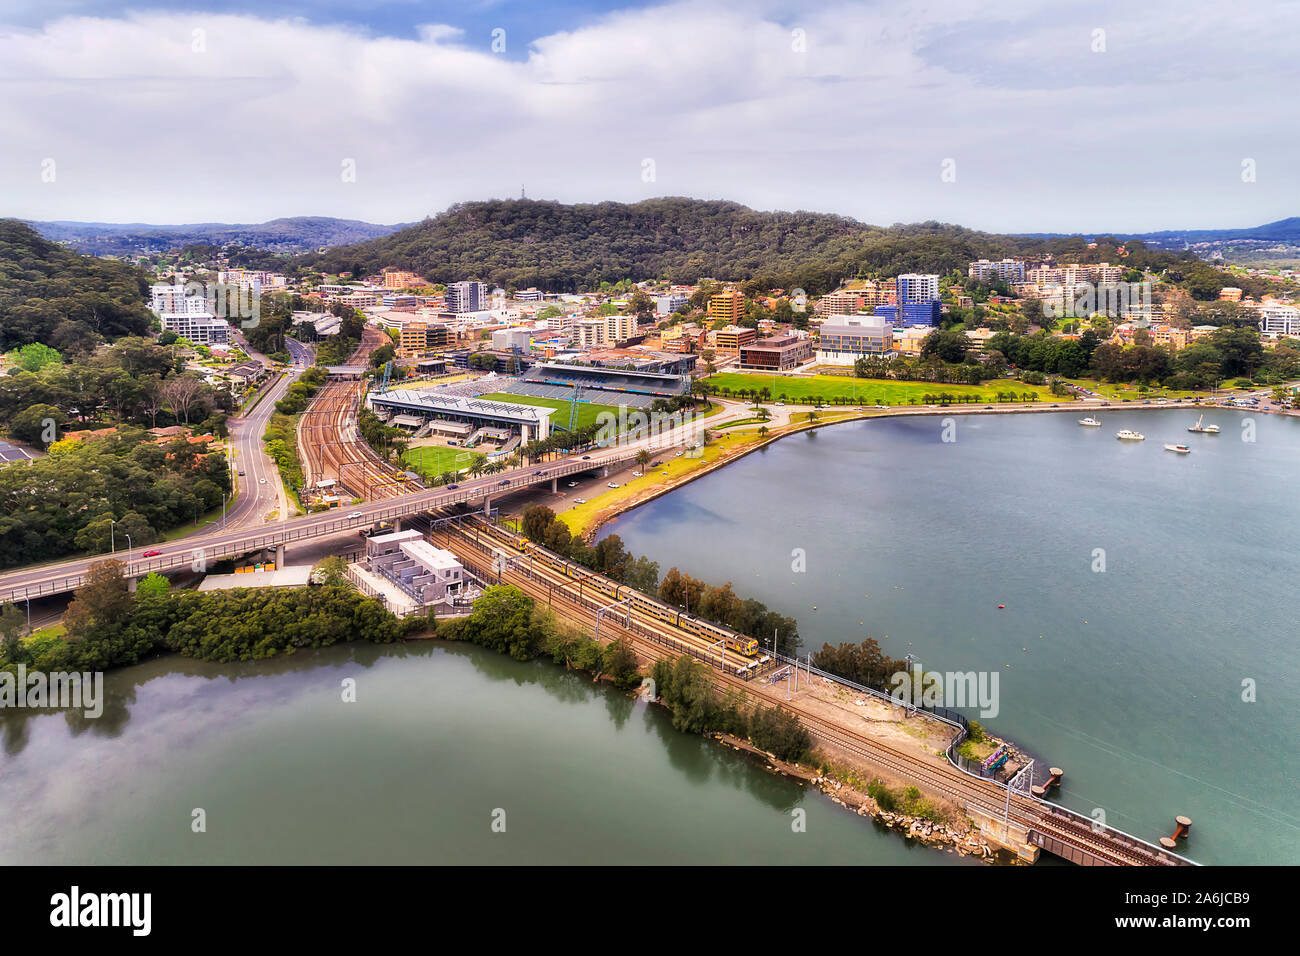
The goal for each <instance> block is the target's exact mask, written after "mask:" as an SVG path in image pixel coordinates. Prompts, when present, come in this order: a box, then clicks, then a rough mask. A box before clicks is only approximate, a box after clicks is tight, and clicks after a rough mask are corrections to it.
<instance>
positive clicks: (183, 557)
mask: <svg viewBox="0 0 1300 956" xmlns="http://www.w3.org/2000/svg"><path fill="white" fill-rule="evenodd" d="M641 447H644V446H641ZM640 450H641V448H640V447H629V448H619V449H616V450H613V451H605V452H593V453H591V454H588V455H581V456H578V455H571V456H569V457H567V458H563V459H559V460H556V461H551V462H547V463H545V464H541V465H535V466H533V467H530V468H520V469H515V470H514V471H509V472H498V473H497V474H494V475H490V476H487V477H484V478H475V479H467V480H465V481H462V482H459V483H457V484H456V485H455V486H443V487H438V488H431V489H428V490H427V491H420V492H416V493H414V494H408V495H406V496H405V497H402V498H397V499H390V500H386V501H376V502H370V503H368V504H362V505H357V506H356V507H355V508H353V509H352V510H351V511H349V512H348V513H347V515H341V514H340V513H339V512H340V511H341V510H342V509H341V508H336V509H332V510H330V511H326V512H319V513H316V514H309V515H303V516H301V517H298V518H290V519H289V520H287V521H283V522H278V523H276V524H274V525H269V526H266V527H262V528H255V529H245V530H232V531H224V532H223V531H221V530H220V529H217V530H215V531H209V532H204V533H201V534H194V535H190V536H188V537H186V538H182V539H181V540H179V541H173V542H168V543H163V544H157V545H150V546H146V547H136V548H133V549H130V550H129V551H128V550H125V549H124V550H123V551H118V552H115V553H114V554H111V555H110V554H98V555H94V556H92V557H88V558H77V559H73V560H69V561H59V562H56V563H52V564H45V565H39V566H36V567H27V568H19V569H16V570H13V571H8V572H5V573H4V574H0V603H3V602H19V601H27V600H31V599H35V598H39V597H47V596H49V595H52V594H62V593H65V592H67V591H75V590H76V589H77V588H79V587H81V586H82V584H83V583H84V581H85V577H86V573H87V571H88V570H89V568H90V565H92V564H94V563H95V562H97V561H103V560H105V559H106V558H110V557H111V558H116V559H117V560H119V561H122V562H123V563H124V564H125V569H124V573H125V574H126V576H127V577H129V578H139V577H141V576H143V575H146V574H148V573H150V572H151V571H157V572H159V573H163V574H165V573H167V572H169V571H182V570H202V569H203V568H206V567H209V566H211V565H212V564H213V563H214V562H216V561H220V560H223V559H226V558H237V557H241V556H242V555H245V554H250V553H253V552H257V551H264V550H272V551H275V552H276V554H277V558H279V557H280V556H281V555H283V548H284V547H285V545H288V544H292V543H293V542H295V541H304V540H307V539H310V538H319V537H324V536H326V535H332V534H339V533H341V532H345V531H351V530H358V531H359V530H360V529H362V528H366V527H370V526H373V525H376V524H380V523H382V522H386V521H400V520H401V519H402V518H405V517H408V516H410V515H417V514H423V513H424V512H426V511H433V510H437V509H440V508H451V507H454V506H456V505H475V506H482V507H483V509H484V510H485V511H487V510H490V509H491V506H492V499H493V498H499V497H501V496H503V495H508V494H511V493H512V492H516V491H523V490H525V489H527V488H531V487H533V486H535V485H539V484H544V483H548V482H549V483H550V484H551V486H552V488H554V487H556V485H557V484H558V482H559V479H561V478H565V477H567V476H569V475H576V474H579V473H581V472H585V471H605V472H607V471H608V469H610V468H616V467H618V466H620V465H624V464H628V463H629V462H632V461H635V460H636V456H637V453H638V451H640ZM146 550H147V551H157V552H158V553H157V554H152V555H150V556H149V557H147V558H146V557H144V555H143V553H142V552H144V551H146ZM277 563H278V561H277Z"/></svg>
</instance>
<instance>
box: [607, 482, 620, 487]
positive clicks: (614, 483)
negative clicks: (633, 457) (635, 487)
mask: <svg viewBox="0 0 1300 956" xmlns="http://www.w3.org/2000/svg"><path fill="white" fill-rule="evenodd" d="M609 486H610V487H611V488H617V487H618V486H619V484H618V482H617V481H611V482H610V483H609Z"/></svg>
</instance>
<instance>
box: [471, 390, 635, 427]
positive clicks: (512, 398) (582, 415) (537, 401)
mask: <svg viewBox="0 0 1300 956" xmlns="http://www.w3.org/2000/svg"><path fill="white" fill-rule="evenodd" d="M479 398H482V399H485V400H487V401H489V402H509V403H510V404H511V405H536V406H538V407H540V408H553V409H555V414H554V415H552V416H551V426H552V427H555V426H557V425H558V426H560V427H562V428H568V427H569V406H570V405H572V404H573V403H572V402H566V401H564V400H563V399H555V398H535V397H534V396H532V395H515V394H512V393H510V392H491V393H489V394H487V395H480V396H479ZM628 411H629V414H630V413H631V412H632V411H633V409H629V410H628ZM601 412H610V413H611V414H613V415H618V407H617V406H615V405H595V404H592V403H591V402H579V403H578V427H579V428H585V427H586V426H587V425H594V424H595V423H596V418H597V416H599V415H600V414H601Z"/></svg>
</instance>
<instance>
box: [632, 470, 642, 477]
mask: <svg viewBox="0 0 1300 956" xmlns="http://www.w3.org/2000/svg"><path fill="white" fill-rule="evenodd" d="M632 477H633V478H640V477H641V472H639V471H634V472H632Z"/></svg>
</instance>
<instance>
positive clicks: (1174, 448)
mask: <svg viewBox="0 0 1300 956" xmlns="http://www.w3.org/2000/svg"><path fill="white" fill-rule="evenodd" d="M1165 451H1176V452H1178V454H1180V455H1186V454H1187V453H1188V452H1189V451H1191V449H1190V448H1188V447H1187V446H1186V445H1166V446H1165Z"/></svg>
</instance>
